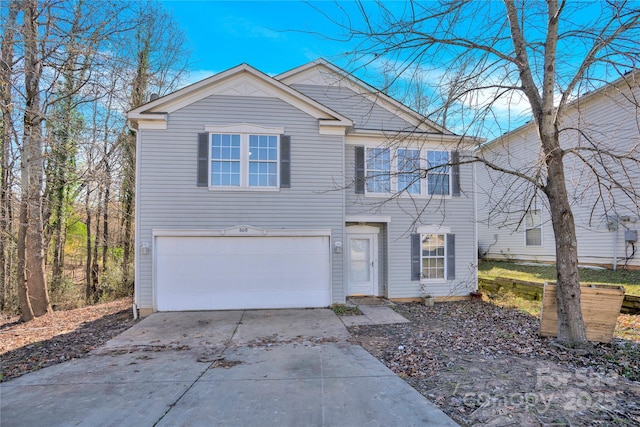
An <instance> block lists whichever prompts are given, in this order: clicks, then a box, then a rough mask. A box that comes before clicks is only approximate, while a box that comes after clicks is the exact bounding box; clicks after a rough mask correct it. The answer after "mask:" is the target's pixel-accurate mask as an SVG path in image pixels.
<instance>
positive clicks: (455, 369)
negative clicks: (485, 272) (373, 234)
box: [349, 301, 640, 426]
mask: <svg viewBox="0 0 640 427" xmlns="http://www.w3.org/2000/svg"><path fill="white" fill-rule="evenodd" d="M394 309H395V310H396V311H398V312H399V313H400V314H402V315H403V316H404V317H406V318H407V319H409V320H411V321H412V323H405V324H395V325H376V326H353V327H350V328H349V331H350V332H351V334H352V336H353V341H355V342H357V343H359V344H361V345H362V346H363V347H364V348H366V349H367V350H368V351H370V352H371V353H372V354H373V355H374V356H376V357H378V358H379V359H380V360H381V361H382V362H383V363H385V364H386V365H387V366H388V367H389V368H390V369H391V370H392V371H394V372H395V373H397V374H398V375H399V376H400V377H402V378H404V379H405V380H406V381H407V382H408V383H409V384H411V385H412V386H413V387H414V388H416V389H417V390H418V391H420V392H421V393H422V394H423V395H425V396H426V397H427V398H429V399H430V400H432V401H433V402H434V403H436V404H437V405H438V406H439V407H441V408H442V409H443V410H444V411H445V412H447V414H449V415H450V416H452V417H453V418H454V419H456V420H457V421H458V422H459V423H461V424H463V425H526V426H529V425H532V426H537V425H539V426H543V425H549V424H554V423H561V424H568V425H585V426H586V425H640V404H639V403H638V402H640V383H639V382H638V381H640V342H639V341H640V340H638V337H639V336H640V330H639V329H638V317H640V316H628V317H627V316H624V315H621V319H619V325H618V329H619V330H626V331H627V332H628V334H627V336H630V337H633V338H634V339H635V340H636V341H633V340H623V339H620V338H615V339H614V341H613V342H612V344H594V345H593V348H592V349H591V350H590V352H589V354H586V355H580V354H578V353H577V352H574V351H571V350H569V349H564V348H562V347H558V346H555V345H554V341H553V340H552V339H550V338H541V337H539V336H538V331H539V325H540V324H539V320H538V319H537V318H536V317H533V316H531V315H529V314H526V313H523V312H521V311H519V310H517V309H510V308H505V307H498V306H496V305H493V304H490V303H487V302H479V301H467V302H452V303H442V304H436V305H435V306H433V307H425V306H422V305H420V304H397V305H396V306H394ZM617 336H621V335H617Z"/></svg>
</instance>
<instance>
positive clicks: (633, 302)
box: [478, 277, 640, 314]
mask: <svg viewBox="0 0 640 427" xmlns="http://www.w3.org/2000/svg"><path fill="white" fill-rule="evenodd" d="M478 288H479V289H480V290H481V291H483V292H511V293H512V294H515V295H518V296H520V297H522V298H524V299H528V300H530V301H542V295H543V293H544V283H536V282H527V281H525V280H517V279H508V278H505V277H496V278H495V279H494V280H490V279H479V280H478ZM620 313H624V314H640V297H638V296H635V295H625V296H624V300H623V301H622V307H621V308H620Z"/></svg>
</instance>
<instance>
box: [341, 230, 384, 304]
mask: <svg viewBox="0 0 640 427" xmlns="http://www.w3.org/2000/svg"><path fill="white" fill-rule="evenodd" d="M377 253H378V235H377V234H347V257H348V261H347V262H348V271H347V277H348V287H349V292H348V294H349V295H378V280H377V279H378V275H377V270H376V269H377V266H378V257H377Z"/></svg>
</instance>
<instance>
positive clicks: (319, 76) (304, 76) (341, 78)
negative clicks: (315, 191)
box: [275, 58, 453, 135]
mask: <svg viewBox="0 0 640 427" xmlns="http://www.w3.org/2000/svg"><path fill="white" fill-rule="evenodd" d="M275 78H276V79H277V80H279V81H281V82H283V83H285V84H287V85H288V86H293V87H295V86H296V85H317V86H329V87H340V86H342V87H346V88H348V89H350V90H351V91H353V92H355V93H357V94H358V95H360V96H362V97H364V98H366V99H367V100H368V101H369V102H371V104H372V105H377V106H380V107H382V108H384V109H385V110H387V111H388V112H389V113H391V114H393V115H396V116H399V117H400V118H401V119H403V120H405V121H406V122H407V123H409V124H410V125H411V128H412V132H414V133H421V132H424V133H438V134H448V135H453V133H452V132H450V131H448V130H447V129H445V128H444V127H442V126H440V125H438V124H437V123H435V122H433V121H431V120H429V119H427V118H426V117H424V116H423V115H422V114H420V113H418V112H416V111H413V110H412V109H411V108H409V107H407V106H406V105H404V104H403V103H401V102H399V101H397V100H395V99H393V98H392V97H390V96H388V95H386V94H385V93H383V92H381V91H380V90H378V89H376V88H374V87H373V86H371V85H369V84H367V83H366V82H364V81H363V80H360V79H359V78H357V77H355V76H354V75H353V74H351V73H348V72H346V71H345V70H343V69H341V68H339V67H337V66H335V65H334V64H332V63H330V62H328V61H326V60H324V59H322V58H320V59H317V60H315V61H312V62H309V63H307V64H304V65H302V66H300V67H297V68H294V69H292V70H289V71H287V72H284V73H282V74H279V75H277V76H275ZM343 114H344V112H343ZM352 119H353V118H352Z"/></svg>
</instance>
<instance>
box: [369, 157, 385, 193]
mask: <svg viewBox="0 0 640 427" xmlns="http://www.w3.org/2000/svg"><path fill="white" fill-rule="evenodd" d="M366 179H367V191H368V192H370V193H388V192H390V191H391V153H390V151H389V149H388V148H367V178H366Z"/></svg>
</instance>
